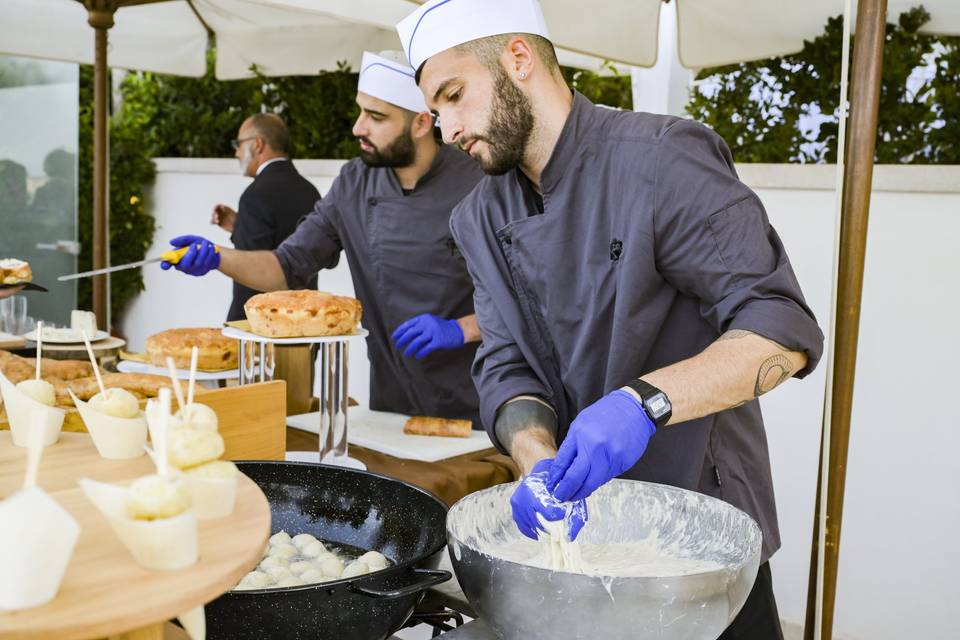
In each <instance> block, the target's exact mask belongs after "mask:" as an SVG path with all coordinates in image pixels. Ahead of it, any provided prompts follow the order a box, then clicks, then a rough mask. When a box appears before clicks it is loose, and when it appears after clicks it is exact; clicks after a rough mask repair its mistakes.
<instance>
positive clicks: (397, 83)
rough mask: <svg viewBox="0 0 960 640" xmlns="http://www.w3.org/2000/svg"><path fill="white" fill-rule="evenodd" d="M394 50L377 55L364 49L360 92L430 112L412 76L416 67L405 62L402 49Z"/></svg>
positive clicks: (401, 106)
mask: <svg viewBox="0 0 960 640" xmlns="http://www.w3.org/2000/svg"><path fill="white" fill-rule="evenodd" d="M391 53H392V52H386V51H385V52H383V53H382V54H381V55H377V54H375V53H370V52H369V51H364V53H363V61H362V62H361V63H360V82H359V83H358V84H357V91H360V92H363V93H365V94H367V95H369V96H373V97H374V98H379V99H380V100H383V101H384V102H389V103H390V104H392V105H395V106H397V107H400V108H401V109H407V110H408V111H413V112H414V113H420V112H421V111H430V109H428V108H427V103H426V102H424V100H423V93H421V92H420V89H419V88H418V87H417V83H416V81H415V80H414V79H413V76H414V71H413V69H411V68H410V67H409V66H408V65H407V64H406V62H404V61H403V55H402V54H401V53H400V52H396V55H391ZM384 56H389V57H384Z"/></svg>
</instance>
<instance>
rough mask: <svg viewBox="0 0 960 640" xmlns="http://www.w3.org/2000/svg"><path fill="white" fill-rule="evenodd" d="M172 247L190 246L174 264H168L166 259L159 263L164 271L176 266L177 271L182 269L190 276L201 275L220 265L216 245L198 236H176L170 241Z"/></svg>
mask: <svg viewBox="0 0 960 640" xmlns="http://www.w3.org/2000/svg"><path fill="white" fill-rule="evenodd" d="M170 244H172V245H173V246H174V247H176V248H178V249H180V248H182V247H187V246H189V247H190V248H189V249H188V250H187V252H186V253H185V254H184V256H183V257H182V258H180V261H179V262H177V263H176V264H170V263H169V262H167V261H166V260H164V261H163V262H161V263H160V268H161V269H163V270H164V271H166V270H167V269H169V268H170V267H176V269H177V271H182V272H183V273H186V274H188V275H191V276H203V275H206V274H207V273H209V272H210V271H213V270H214V269H216V268H217V267H219V266H220V252H219V251H218V250H217V245H215V244H213V243H212V242H210V241H209V240H206V239H204V238H201V237H200V236H177V237H176V238H174V239H173V240H171V241H170Z"/></svg>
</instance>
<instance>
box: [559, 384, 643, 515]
mask: <svg viewBox="0 0 960 640" xmlns="http://www.w3.org/2000/svg"><path fill="white" fill-rule="evenodd" d="M656 430H657V428H656V427H655V426H654V424H653V422H652V421H651V420H650V418H649V417H647V412H646V411H644V410H643V406H642V405H641V404H640V401H639V400H637V398H635V397H634V396H633V395H631V394H630V393H627V392H626V391H623V390H621V389H617V390H616V391H612V392H610V393H608V394H607V395H605V396H604V397H602V398H600V399H599V400H597V401H596V402H594V403H593V404H592V405H590V406H589V407H587V408H586V409H584V410H583V411H581V412H580V414H579V415H578V416H577V417H576V419H574V421H573V423H572V424H571V425H570V430H569V432H567V437H566V438H564V440H563V444H561V445H560V449H559V450H558V451H557V457H556V460H555V461H554V463H553V467H552V468H551V469H550V477H549V479H548V480H547V487H548V488H549V489H550V491H552V492H553V494H554V495H555V496H556V497H557V499H558V500H560V501H568V500H583V499H584V498H586V497H587V496H589V495H590V494H591V493H593V492H594V491H596V490H597V488H598V487H600V486H601V485H603V484H606V483H607V482H609V481H610V480H612V479H613V478H616V477H617V476H619V475H620V474H621V473H623V472H624V471H626V470H627V469H629V468H630V467H632V466H633V465H635V464H636V463H637V460H639V459H640V456H642V455H643V452H644V451H646V449H647V443H648V442H649V441H650V437H651V436H652V435H653V433H654V432H655V431H656Z"/></svg>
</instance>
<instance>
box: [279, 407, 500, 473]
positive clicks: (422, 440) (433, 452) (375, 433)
mask: <svg viewBox="0 0 960 640" xmlns="http://www.w3.org/2000/svg"><path fill="white" fill-rule="evenodd" d="M407 418H408V416H404V415H400V414H399V413H387V412H385V411H371V410H370V409H367V408H366V407H350V409H349V413H348V414H347V442H348V443H349V444H355V445H357V446H359V447H365V448H367V449H371V450H373V451H379V452H380V453H385V454H387V455H390V456H394V457H396V458H403V459H406V460H420V461H421V462H438V461H440V460H446V459H447V458H455V457H457V456H462V455H465V454H468V453H475V452H477V451H483V450H484V449H490V448H492V447H493V443H492V442H490V438H489V436H487V432H486V431H472V432H471V433H470V437H469V438H445V437H441V436H416V435H408V434H406V433H404V432H403V425H404V424H405V423H406V421H407ZM287 426H288V427H293V428H294V429H299V430H300V431H306V432H308V433H318V432H319V431H320V413H319V412H314V413H302V414H300V415H296V416H287Z"/></svg>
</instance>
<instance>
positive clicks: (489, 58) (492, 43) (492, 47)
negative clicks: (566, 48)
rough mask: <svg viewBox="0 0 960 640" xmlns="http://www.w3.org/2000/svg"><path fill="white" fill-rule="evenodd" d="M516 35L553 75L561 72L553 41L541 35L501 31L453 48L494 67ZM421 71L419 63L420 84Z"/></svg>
mask: <svg viewBox="0 0 960 640" xmlns="http://www.w3.org/2000/svg"><path fill="white" fill-rule="evenodd" d="M516 36H522V37H523V38H524V39H525V40H526V41H527V42H528V43H530V46H531V47H532V48H533V53H534V54H535V55H536V56H537V58H539V59H540V62H542V63H543V64H545V65H546V66H547V68H548V69H550V72H551V73H553V74H555V75H560V74H561V71H560V61H559V60H558V59H557V50H556V49H555V48H554V46H553V43H552V42H550V41H549V40H548V39H547V38H544V37H543V36H538V35H535V34H532V33H503V34H500V35H496V36H487V37H486V38H478V39H476V40H471V41H470V42H464V43H463V44H460V45H457V46H456V47H454V49H456V50H457V51H460V52H462V53H470V54H473V55H475V56H477V58H479V59H480V62H482V63H483V64H484V65H485V66H486V67H487V68H489V69H495V68H497V66H498V65H499V64H500V56H501V55H503V50H504V49H506V48H507V43H508V42H510V40H511V39H512V38H515V37H516ZM422 72H423V65H420V68H419V69H417V75H416V81H417V84H418V85H419V84H420V74H421V73H422Z"/></svg>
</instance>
